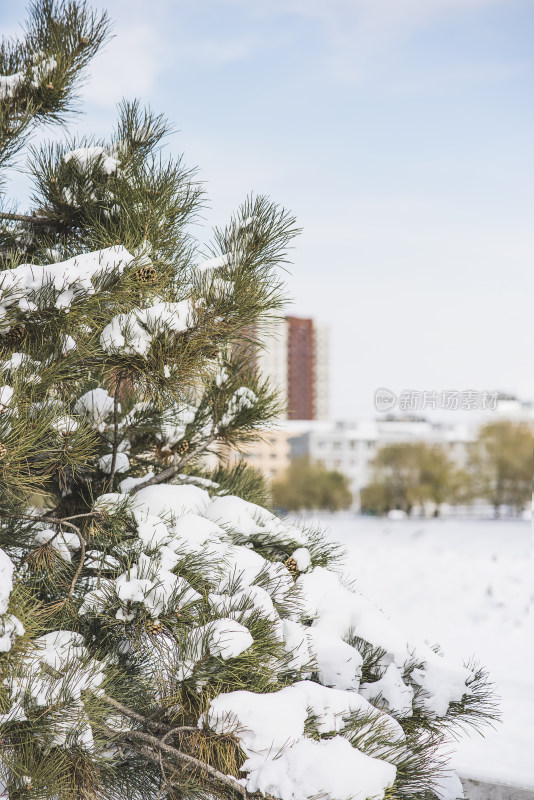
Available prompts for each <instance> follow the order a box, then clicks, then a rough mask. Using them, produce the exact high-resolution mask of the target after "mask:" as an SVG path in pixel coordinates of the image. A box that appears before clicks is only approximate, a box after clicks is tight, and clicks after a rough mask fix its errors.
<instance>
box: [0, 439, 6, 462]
mask: <svg viewBox="0 0 534 800" xmlns="http://www.w3.org/2000/svg"><path fill="white" fill-rule="evenodd" d="M6 456H7V447H6V446H5V444H2V442H0V461H3V460H4V458H5V457H6Z"/></svg>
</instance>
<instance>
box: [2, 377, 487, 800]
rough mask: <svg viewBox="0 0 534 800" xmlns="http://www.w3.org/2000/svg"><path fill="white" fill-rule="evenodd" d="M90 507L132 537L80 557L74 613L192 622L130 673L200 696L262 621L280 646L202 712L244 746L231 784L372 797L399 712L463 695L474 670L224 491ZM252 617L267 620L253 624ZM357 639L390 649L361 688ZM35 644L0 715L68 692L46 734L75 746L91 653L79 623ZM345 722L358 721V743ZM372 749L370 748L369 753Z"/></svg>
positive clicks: (59, 545)
mask: <svg viewBox="0 0 534 800" xmlns="http://www.w3.org/2000/svg"><path fill="white" fill-rule="evenodd" d="M88 395H89V393H88V394H87V395H84V398H83V402H82V398H80V401H79V402H80V403H81V406H83V408H84V410H85V412H86V413H88V414H89V415H90V416H93V417H94V418H95V421H96V420H100V419H101V418H102V417H105V415H106V414H105V409H106V407H107V405H108V404H107V402H106V401H107V398H106V397H104V396H101V395H97V396H96V397H95V396H88ZM95 405H96V406H97V408H98V411H97V413H95ZM97 424H98V423H97ZM211 488H213V487H211ZM95 508H96V509H105V510H106V513H107V514H109V515H113V514H115V513H120V514H121V515H125V514H126V515H128V516H129V519H130V524H131V526H132V530H133V531H136V532H137V538H133V539H132V540H131V541H130V542H129V545H128V554H127V559H126V558H125V555H124V553H122V554H121V552H120V550H117V551H116V552H115V551H113V550H112V551H111V552H110V551H109V550H106V551H102V552H99V550H98V549H93V550H91V551H90V553H88V554H86V555H87V558H90V560H91V563H95V564H99V563H104V560H105V562H106V565H107V566H106V571H107V572H106V577H105V578H102V580H100V581H99V582H98V583H97V582H95V583H93V584H92V586H88V587H87V588H85V589H83V590H82V592H84V593H83V595H82V596H81V597H80V599H81V601H82V602H81V607H80V609H79V614H80V615H81V616H84V615H95V616H96V617H99V616H100V615H102V614H104V615H107V618H108V619H109V618H110V617H111V618H114V619H115V620H117V621H118V622H119V623H120V624H119V625H118V626H116V629H117V630H124V631H125V634H126V632H127V630H128V626H129V625H132V624H135V622H136V621H140V622H141V624H142V625H143V626H145V624H146V625H147V630H148V631H150V630H152V631H153V630H154V629H155V628H157V626H158V625H159V626H161V629H162V630H164V626H165V624H166V623H165V620H166V619H167V616H166V615H173V617H174V618H180V617H181V616H182V615H185V618H186V619H187V624H186V625H184V626H183V635H181V636H180V637H179V639H177V638H175V637H174V636H169V635H163V636H156V635H145V636H144V637H142V638H141V641H140V644H139V646H140V647H142V648H144V657H143V658H142V659H141V662H140V669H141V672H143V670H144V676H145V678H146V679H150V680H152V681H153V682H154V685H155V686H156V687H160V688H156V692H158V693H159V695H158V696H161V697H165V696H168V691H169V688H168V687H169V686H175V685H176V681H181V680H184V679H187V680H188V681H190V682H191V684H192V685H194V684H195V681H196V682H197V688H198V690H200V689H201V688H202V685H203V680H204V679H203V677H202V674H201V673H200V674H198V665H199V664H203V663H204V662H205V661H206V660H207V659H208V658H212V659H220V664H221V669H222V668H223V663H224V662H230V665H229V668H230V669H231V668H232V665H231V662H232V660H234V659H236V660H239V659H241V660H242V662H241V663H242V664H243V665H247V668H248V662H247V661H246V659H247V658H250V657H251V656H250V652H249V651H252V652H253V648H254V647H255V646H261V645H260V643H259V642H258V644H257V642H256V638H257V637H258V633H257V631H258V630H260V629H261V631H262V634H261V636H265V635H266V634H265V631H266V630H267V631H269V636H270V637H272V641H273V644H276V647H277V648H278V652H279V653H280V654H281V655H279V656H277V657H273V659H272V666H267V667H266V668H268V669H271V670H272V682H271V683H272V685H273V686H280V685H282V686H283V688H281V689H277V690H276V691H271V692H266V693H256V692H252V691H244V690H241V691H227V692H222V693H220V694H219V695H217V696H215V697H213V698H212V699H211V702H210V704H209V706H208V708H207V710H206V711H205V712H204V713H203V714H202V715H201V717H200V718H199V719H198V726H199V728H209V729H211V730H212V731H214V732H215V733H217V734H228V733H231V734H232V735H234V736H235V737H236V739H237V740H238V741H239V745H240V747H241V749H242V750H243V752H244V754H245V756H246V761H245V762H244V764H243V766H242V772H243V778H242V779H241V783H242V784H243V786H244V787H245V788H246V789H247V790H248V791H249V792H262V793H266V794H270V795H273V796H275V797H277V798H280V800H311V798H313V797H316V796H317V795H318V794H319V793H320V794H322V795H323V796H324V797H325V798H328V800H352V799H356V800H367V798H370V797H373V798H374V799H375V800H380V799H381V798H384V797H385V796H386V795H387V791H388V788H389V787H391V786H392V785H393V784H394V781H395V778H396V767H395V765H394V764H393V763H391V761H393V760H394V758H395V756H394V755H393V754H394V753H397V754H398V752H399V748H400V749H402V748H404V747H406V746H408V745H407V744H405V742H406V739H405V735H404V732H403V729H402V727H401V725H400V723H399V720H402V718H403V717H407V716H410V715H411V714H412V713H413V711H414V708H415V707H416V703H418V704H419V705H418V706H417V708H418V711H419V712H421V710H422V712H423V713H426V714H428V715H429V716H431V717H439V716H443V715H445V714H446V713H447V711H448V709H449V706H450V703H451V702H454V701H457V700H459V699H461V698H462V696H463V695H465V694H467V693H469V691H470V690H469V683H468V681H469V679H470V678H471V677H472V673H471V672H470V670H468V669H465V668H462V667H458V666H456V665H455V664H451V663H449V662H448V661H447V660H446V659H445V658H444V657H442V656H441V655H437V654H436V653H434V652H433V651H432V650H431V649H430V648H428V647H427V646H426V645H424V644H419V643H417V642H413V641H412V640H411V639H410V637H409V636H407V635H406V634H405V633H403V632H402V631H400V630H399V629H398V628H397V627H395V626H394V625H393V624H392V623H391V622H390V620H389V619H388V618H387V617H386V616H385V615H384V614H383V613H382V612H381V611H380V610H379V609H378V608H377V607H376V606H374V605H373V604H372V603H371V602H370V601H369V600H367V599H366V598H365V597H363V596H362V595H360V594H358V593H356V592H355V591H353V590H352V589H351V588H349V587H348V586H347V585H345V584H344V582H343V580H342V578H341V577H340V575H339V574H337V573H336V572H333V571H332V570H330V569H327V568H325V567H323V566H318V565H317V564H316V563H314V558H316V556H314V553H315V552H317V551H316V550H315V549H314V547H315V544H314V542H315V540H314V539H313V538H311V537H310V536H309V535H308V534H307V533H306V532H305V531H303V530H301V529H300V528H297V527H295V526H293V525H291V524H289V523H288V522H286V521H283V520H281V519H279V518H277V517H276V516H274V515H273V514H271V513H270V512H269V511H267V510H266V509H264V508H261V507H259V506H257V505H255V504H253V503H250V502H246V501H244V500H242V499H240V498H238V497H234V496H231V495H224V496H217V495H215V496H213V497H211V496H210V494H209V493H208V492H207V491H206V490H205V489H203V488H200V487H199V486H194V485H192V484H184V485H165V484H157V485H154V486H147V487H145V488H143V489H140V490H139V491H138V492H137V494H136V495H134V496H128V495H124V494H116V493H113V494H107V495H103V496H101V497H100V498H98V499H97V501H96V503H95ZM122 519H124V516H123V517H122ZM36 535H37V537H38V538H39V541H42V542H46V541H50V543H51V546H52V547H54V548H55V549H56V550H57V552H58V553H59V554H60V555H61V556H62V557H63V558H64V559H65V560H67V561H68V560H69V559H70V558H71V555H72V553H73V552H74V551H75V550H76V549H77V547H78V544H77V542H76V541H75V540H74V538H71V537H70V536H69V535H68V534H65V533H62V534H61V536H56V537H55V538H53V531H52V530H43V531H40V532H38V533H37V534H36ZM289 542H291V549H292V550H293V558H294V560H295V562H296V565H297V569H298V575H297V576H296V577H294V576H293V575H291V573H290V572H289V570H288V568H287V567H286V566H285V565H284V564H283V563H282V562H281V561H271V560H269V559H267V558H264V557H263V556H262V555H260V553H259V552H257V551H256V550H255V549H254V547H255V546H256V545H259V546H266V547H267V546H269V547H271V548H272V547H275V548H276V546H279V547H280V548H281V549H282V545H285V547H286V552H287V545H288V543H289ZM295 548H296V549H295ZM266 551H267V550H265V551H262V552H266ZM290 552H291V550H290ZM189 557H195V558H197V559H198V558H199V557H200V558H201V559H202V562H203V563H204V564H205V565H206V567H205V569H206V573H205V575H204V577H206V576H207V575H208V570H210V572H209V584H210V587H211V588H209V590H207V591H206V592H204V591H203V593H202V594H201V593H200V592H199V591H197V590H196V589H195V588H193V586H191V584H190V583H189V582H188V580H187V579H186V577H184V576H182V575H180V569H181V564H182V563H184V559H186V560H187V559H188V558H189ZM12 574H13V565H12V564H11V562H10V561H9V559H8V558H7V556H5V554H3V553H2V551H0V577H1V578H2V580H1V581H0V613H2V614H4V615H5V614H6V612H7V602H8V599H9V594H10V592H11V580H12ZM187 575H188V576H189V577H191V574H190V573H187ZM82 592H81V593H80V594H82ZM147 618H149V621H148V622H146V620H147ZM0 620H2V621H3V620H4V617H0ZM150 620H151V621H150ZM258 620H263V624H262V626H261V627H260V628H258V627H257V625H258ZM0 624H2V623H0ZM3 624H4V626H5V622H3ZM115 624H116V623H115ZM122 626H124V628H122ZM4 629H5V630H7V628H4ZM1 630H3V629H1V628H0V631H1ZM8 636H9V637H11V633H9V634H8ZM4 638H5V635H4ZM359 640H364V641H365V642H367V643H369V644H371V645H372V646H373V647H374V648H377V649H378V648H380V649H381V650H382V651H384V653H385V654H384V656H383V657H381V658H379V660H378V661H377V664H376V666H375V669H376V672H377V676H378V677H377V678H376V679H375V680H373V681H368V682H366V683H364V684H361V676H362V665H363V658H362V653H360V651H359V650H358V646H357V645H356V646H355V645H354V643H355V642H358V641H359ZM2 641H3V639H2V638H1V637H0V642H2ZM9 641H10V642H11V638H10V639H9ZM124 641H125V643H127V641H128V639H127V637H126V638H125V640H124ZM35 645H36V649H35V651H34V650H32V651H30V653H29V655H27V656H25V658H26V659H27V662H26V665H25V673H24V674H25V677H24V678H18V679H13V680H12V682H11V684H10V686H9V687H8V690H9V696H10V698H11V703H12V706H11V709H10V710H9V711H8V712H7V714H6V715H4V717H3V718H0V722H1V721H2V720H6V719H21V720H22V719H24V708H23V705H22V699H21V698H22V697H23V696H24V694H27V693H28V692H29V693H31V695H32V696H33V697H34V700H35V702H36V704H37V705H38V706H39V705H44V704H45V703H48V704H50V703H53V702H56V701H58V702H59V701H60V700H61V702H64V701H65V698H68V699H69V708H70V709H71V710H70V711H69V714H67V715H66V716H63V717H62V716H61V715H58V723H57V725H56V726H55V728H54V730H53V732H52V739H53V742H56V743H59V742H66V741H71V740H72V737H73V736H75V735H76V737H77V739H76V741H77V742H78V744H79V746H80V747H93V739H92V731H91V728H90V725H89V722H88V720H87V719H86V717H85V711H84V706H83V702H84V699H83V698H84V693H85V691H91V692H93V693H96V694H98V692H99V691H100V689H99V687H100V684H101V682H102V679H103V678H102V676H103V665H102V664H101V663H99V662H96V661H95V660H94V659H91V658H90V657H89V654H88V653H87V651H86V649H85V646H84V642H83V638H82V636H80V635H79V634H77V633H73V632H70V631H54V632H52V633H50V634H47V635H46V636H44V637H40V639H39V640H37V642H35ZM125 646H127V644H125ZM284 652H285V653H286V656H287V659H286V660H285V661H284V657H283V653H284ZM73 664H76V669H74V667H73V666H72V665H73ZM43 665H44V666H43ZM415 665H416V666H415ZM71 667H72V668H71ZM214 668H215V669H217V666H216V665H214ZM227 668H228V667H227ZM58 671H60V672H61V675H60V677H59V678H58V674H59V672H58ZM197 674H198V677H196V675H197ZM280 676H283V680H282V681H280V679H279V678H280ZM288 680H289V681H290V683H289V685H284V684H287V683H288ZM414 688H417V692H415V691H414ZM356 721H358V723H359V724H360V722H361V727H359V728H358V744H357V746H354V745H353V744H352V743H351V731H352V730H353V728H351V725H352V726H353V725H354V724H355V722H356ZM377 736H378V737H379V740H380V742H381V744H380V746H379V747H377V746H376V737H377ZM69 737H71V738H69ZM322 737H326V738H322ZM367 745H368V746H369V748H373V749H370V750H366V746H367ZM369 753H371V754H372V755H369ZM455 786H456V783H455V779H454V776H452V777H450V778H449V779H448V783H447V786H446V785H445V783H444V785H443V787H441V788H440V791H441V792H442V794H441V796H442V797H443V798H446V797H449V796H452V795H450V794H448V791H449V789H448V788H447V787H455ZM451 791H452V788H451Z"/></svg>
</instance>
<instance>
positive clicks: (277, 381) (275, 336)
mask: <svg viewBox="0 0 534 800" xmlns="http://www.w3.org/2000/svg"><path fill="white" fill-rule="evenodd" d="M287 338H288V337H287V325H286V321H285V319H282V320H280V321H278V322H276V323H273V324H271V325H269V327H268V328H267V329H266V331H265V333H264V334H263V335H261V341H262V345H263V347H262V348H261V349H260V350H258V354H257V363H258V368H259V370H260V372H261V373H262V375H263V376H264V377H265V378H268V379H269V380H270V382H271V384H272V386H273V387H274V388H275V389H277V391H278V394H279V397H280V402H281V403H283V405H284V407H286V406H287V399H288V376H287V366H288V364H287Z"/></svg>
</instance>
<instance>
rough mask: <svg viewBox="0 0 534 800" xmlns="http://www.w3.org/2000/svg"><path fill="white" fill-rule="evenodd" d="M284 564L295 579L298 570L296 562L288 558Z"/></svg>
mask: <svg viewBox="0 0 534 800" xmlns="http://www.w3.org/2000/svg"><path fill="white" fill-rule="evenodd" d="M284 564H285V565H286V567H287V568H288V570H289V572H290V573H291V575H292V576H293V577H294V578H296V577H297V576H298V574H299V568H298V566H297V562H296V561H295V559H294V558H292V557H291V556H290V557H289V558H286V560H285V561H284Z"/></svg>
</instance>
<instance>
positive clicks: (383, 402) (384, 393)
mask: <svg viewBox="0 0 534 800" xmlns="http://www.w3.org/2000/svg"><path fill="white" fill-rule="evenodd" d="M396 402H397V395H396V394H395V392H392V391H391V389H377V390H376V392H375V408H376V410H377V411H391V409H392V408H395V404H396Z"/></svg>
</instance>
